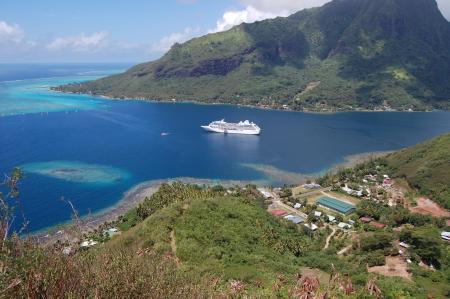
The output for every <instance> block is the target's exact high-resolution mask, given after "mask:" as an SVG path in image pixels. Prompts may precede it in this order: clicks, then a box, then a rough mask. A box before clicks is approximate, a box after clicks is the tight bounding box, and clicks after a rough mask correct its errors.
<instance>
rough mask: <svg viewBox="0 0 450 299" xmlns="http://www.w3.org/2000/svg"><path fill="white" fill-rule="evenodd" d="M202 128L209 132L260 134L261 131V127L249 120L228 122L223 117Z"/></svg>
mask: <svg viewBox="0 0 450 299" xmlns="http://www.w3.org/2000/svg"><path fill="white" fill-rule="evenodd" d="M202 128H203V129H205V130H206V131H208V132H214V133H224V134H243V135H259V133H261V129H260V127H258V126H257V125H256V124H255V123H253V122H249V121H248V120H246V121H240V122H238V123H227V122H225V120H224V119H222V120H219V121H213V122H212V123H210V124H209V125H207V126H202Z"/></svg>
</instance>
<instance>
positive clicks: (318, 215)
mask: <svg viewBox="0 0 450 299" xmlns="http://www.w3.org/2000/svg"><path fill="white" fill-rule="evenodd" d="M314 216H316V217H321V216H322V212H319V211H315V212H314Z"/></svg>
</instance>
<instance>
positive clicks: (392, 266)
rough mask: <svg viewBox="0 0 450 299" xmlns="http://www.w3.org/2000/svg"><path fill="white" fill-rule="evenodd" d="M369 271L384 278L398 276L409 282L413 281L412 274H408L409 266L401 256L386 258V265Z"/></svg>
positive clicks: (371, 268)
mask: <svg viewBox="0 0 450 299" xmlns="http://www.w3.org/2000/svg"><path fill="white" fill-rule="evenodd" d="M367 271H369V272H370V273H377V274H380V275H384V276H397V277H402V278H405V279H408V280H411V279H412V275H411V273H409V272H408V264H407V263H406V262H405V261H404V260H403V258H402V257H400V256H388V257H386V265H384V266H376V267H370V268H368V269H367Z"/></svg>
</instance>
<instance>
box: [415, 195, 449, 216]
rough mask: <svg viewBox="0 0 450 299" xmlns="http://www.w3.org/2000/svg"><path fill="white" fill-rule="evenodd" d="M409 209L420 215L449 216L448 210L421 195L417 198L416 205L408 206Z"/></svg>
mask: <svg viewBox="0 0 450 299" xmlns="http://www.w3.org/2000/svg"><path fill="white" fill-rule="evenodd" d="M410 211H411V212H413V213H417V214H422V215H431V216H434V217H450V212H449V211H447V210H446V209H444V208H442V207H441V206H439V205H438V204H437V203H435V202H434V201H432V200H431V199H428V198H424V197H421V198H419V199H418V200H417V206H415V207H410Z"/></svg>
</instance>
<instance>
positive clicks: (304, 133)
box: [0, 64, 450, 231]
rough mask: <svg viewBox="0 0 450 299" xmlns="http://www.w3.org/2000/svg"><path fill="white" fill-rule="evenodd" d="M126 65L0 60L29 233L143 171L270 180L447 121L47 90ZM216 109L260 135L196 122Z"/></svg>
mask: <svg viewBox="0 0 450 299" xmlns="http://www.w3.org/2000/svg"><path fill="white" fill-rule="evenodd" d="M128 66H129V65H117V64H111V65H106V64H101V65H100V64H97V65H87V64H83V65H47V64H45V65H0V81H1V82H0V172H3V173H8V172H9V171H11V169H13V168H14V167H21V168H22V169H23V170H24V173H25V177H24V179H23V180H22V181H21V183H20V198H21V202H22V204H23V209H24V212H25V215H26V217H27V219H28V220H29V222H30V224H29V230H30V231H37V230H40V229H43V228H47V227H51V226H54V225H56V224H59V223H63V222H65V221H68V220H70V217H71V210H70V207H69V206H68V205H67V203H66V202H65V201H67V200H70V201H71V202H72V203H73V204H74V205H75V207H76V209H77V210H78V211H79V212H80V213H81V214H82V215H87V214H89V213H95V212H98V211H101V210H102V209H106V208H108V207H111V206H112V205H114V204H116V203H117V202H118V201H119V200H120V199H121V198H122V196H123V193H124V192H126V191H127V190H129V189H130V188H131V187H133V186H135V185H136V184H138V183H140V182H143V181H148V180H153V179H166V178H176V177H194V178H211V179H217V180H220V179H235V180H251V181H255V182H258V183H260V184H275V185H280V184H283V183H292V182H293V181H295V179H296V176H295V175H296V174H298V173H301V174H311V173H319V172H323V171H326V170H327V169H329V168H330V167H332V166H333V165H335V164H337V163H341V162H343V161H344V159H345V157H347V156H349V155H354V154H359V153H367V152H374V151H391V150H397V149H400V148H403V147H406V146H411V145H414V144H416V143H419V142H421V141H424V140H426V139H430V138H432V137H434V136H437V135H439V134H442V133H446V132H449V131H450V113H448V112H429V113H397V112H388V113H379V112H378V113H368V112H361V113H356V112H351V113H336V114H314V113H298V112H285V111H272V110H261V109H254V108H247V107H245V108H244V107H237V106H231V105H197V104H188V103H177V104H173V103H153V102H142V101H114V100H106V99H102V98H99V97H91V96H88V95H68V94H62V93H57V92H53V91H50V90H49V87H50V86H57V85H60V84H65V83H69V82H80V81H85V80H93V79H96V78H99V77H101V76H105V75H108V74H113V73H116V72H119V71H122V70H124V69H126V68H127V67H128ZM219 119H226V120H227V121H240V120H246V119H248V120H250V121H253V122H255V123H257V124H258V125H259V126H260V127H261V128H262V134H261V135H260V136H239V135H221V134H213V133H207V132H204V131H203V130H202V129H201V128H200V125H203V124H208V123H209V122H211V121H213V120H219ZM162 133H164V134H162ZM286 178H289V179H286ZM3 191H4V190H3ZM16 222H20V217H18V218H17V219H16Z"/></svg>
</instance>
